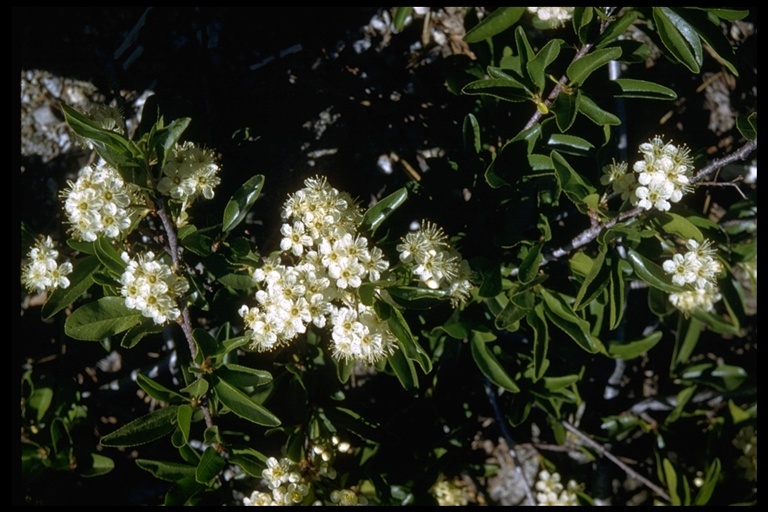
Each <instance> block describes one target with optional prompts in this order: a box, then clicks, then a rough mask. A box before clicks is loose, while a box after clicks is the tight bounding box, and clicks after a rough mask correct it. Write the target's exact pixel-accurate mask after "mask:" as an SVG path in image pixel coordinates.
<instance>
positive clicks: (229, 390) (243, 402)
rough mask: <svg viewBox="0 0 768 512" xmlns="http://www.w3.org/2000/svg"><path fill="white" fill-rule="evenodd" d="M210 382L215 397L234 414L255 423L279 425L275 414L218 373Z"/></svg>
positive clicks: (269, 425)
mask: <svg viewBox="0 0 768 512" xmlns="http://www.w3.org/2000/svg"><path fill="white" fill-rule="evenodd" d="M211 382H212V384H213V391H214V392H215V393H216V397H217V398H218V399H219V400H220V401H221V403H222V404H224V405H225V406H227V408H228V409H229V410H230V411H232V412H233V413H235V414H236V415H238V416H240V417H241V418H243V419H246V420H248V421H251V422H253V423H256V424H257V425H264V426H266V427H276V426H278V425H280V420H279V419H278V417H277V416H275V415H274V414H273V413H272V412H270V411H269V410H267V409H266V408H265V407H263V406H262V405H260V404H258V403H256V402H255V401H254V400H253V399H252V398H251V397H250V396H248V395H247V394H245V392H243V391H242V390H241V389H239V388H238V387H236V386H234V385H232V384H230V383H229V382H227V381H225V380H224V379H222V378H221V377H220V376H218V374H216V375H214V376H213V377H212V381H211Z"/></svg>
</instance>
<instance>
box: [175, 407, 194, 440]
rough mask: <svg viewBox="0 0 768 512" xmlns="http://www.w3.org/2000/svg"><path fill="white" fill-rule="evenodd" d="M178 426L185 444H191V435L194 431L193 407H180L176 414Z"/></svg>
mask: <svg viewBox="0 0 768 512" xmlns="http://www.w3.org/2000/svg"><path fill="white" fill-rule="evenodd" d="M176 424H177V425H178V427H179V431H180V432H181V435H182V436H184V442H185V443H189V433H190V430H191V429H192V406H191V405H189V404H181V405H179V410H178V411H177V414H176Z"/></svg>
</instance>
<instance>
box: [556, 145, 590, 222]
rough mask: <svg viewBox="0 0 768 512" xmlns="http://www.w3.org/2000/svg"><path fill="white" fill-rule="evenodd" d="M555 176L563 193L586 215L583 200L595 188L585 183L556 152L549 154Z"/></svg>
mask: <svg viewBox="0 0 768 512" xmlns="http://www.w3.org/2000/svg"><path fill="white" fill-rule="evenodd" d="M550 156H551V158H552V164H553V165H554V166H555V174H556V175H557V179H558V182H559V183H560V186H561V187H562V188H563V192H565V195H566V196H568V199H570V200H571V201H572V202H573V204H575V205H576V207H577V208H578V209H579V211H580V212H582V213H587V207H586V205H585V204H584V198H585V197H587V196H588V195H590V194H593V193H594V192H595V187H593V186H592V185H590V184H589V183H587V182H586V181H585V179H584V177H583V176H581V175H580V174H579V173H577V172H576V171H575V170H574V169H573V167H571V166H570V164H569V163H568V161H567V160H566V159H565V158H563V156H562V155H560V153H558V152H557V151H552V153H551V155H550Z"/></svg>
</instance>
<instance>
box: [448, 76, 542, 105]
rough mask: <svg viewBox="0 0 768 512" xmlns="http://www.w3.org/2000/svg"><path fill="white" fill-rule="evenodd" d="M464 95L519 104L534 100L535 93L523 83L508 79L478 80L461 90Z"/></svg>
mask: <svg viewBox="0 0 768 512" xmlns="http://www.w3.org/2000/svg"><path fill="white" fill-rule="evenodd" d="M461 92H462V94H471V95H484V96H492V97H494V98H498V99H500V100H504V101H512V102H515V103H519V102H521V101H528V100H530V99H531V98H533V93H532V92H531V91H530V90H529V89H528V88H527V87H526V86H525V85H523V84H522V83H521V82H518V81H516V80H510V79H508V78H489V79H487V80H476V81H474V82H470V83H468V84H467V85H465V86H464V87H463V88H462V89H461Z"/></svg>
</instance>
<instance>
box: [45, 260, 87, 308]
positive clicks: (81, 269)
mask: <svg viewBox="0 0 768 512" xmlns="http://www.w3.org/2000/svg"><path fill="white" fill-rule="evenodd" d="M100 267H101V262H99V259H98V258H97V257H96V256H86V257H85V258H83V259H81V260H79V261H76V262H75V263H73V265H72V272H71V273H70V274H69V275H68V276H67V277H68V279H69V286H68V287H67V288H56V289H55V290H54V291H53V292H52V293H51V296H50V297H48V300H47V301H46V302H45V304H43V308H42V310H41V313H42V316H43V319H45V320H47V319H49V318H51V317H52V316H53V315H55V314H56V313H58V312H59V311H61V310H62V309H64V308H66V307H67V306H69V305H70V304H73V303H74V302H75V301H76V300H77V299H79V298H80V296H81V295H83V294H84V293H85V292H86V291H88V288H90V287H91V284H93V274H94V273H95V272H96V271H97V270H99V268H100Z"/></svg>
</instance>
